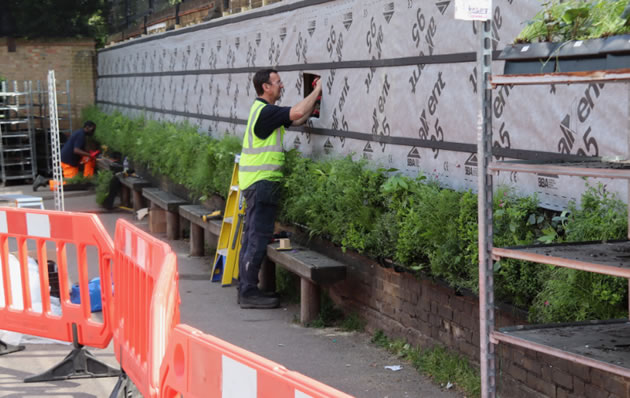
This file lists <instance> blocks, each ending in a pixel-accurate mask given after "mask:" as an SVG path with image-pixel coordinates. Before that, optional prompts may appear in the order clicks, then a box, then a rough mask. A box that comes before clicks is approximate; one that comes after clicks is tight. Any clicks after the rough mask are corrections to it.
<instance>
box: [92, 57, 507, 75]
mask: <svg viewBox="0 0 630 398" xmlns="http://www.w3.org/2000/svg"><path fill="white" fill-rule="evenodd" d="M499 53H500V52H496V55H498V54H499ZM476 58H477V54H476V53H474V52H465V53H453V54H439V55H419V56H414V57H401V58H391V59H371V60H358V61H341V62H320V63H312V64H294V65H277V66H248V67H242V68H221V69H199V70H183V71H167V72H145V73H118V74H111V75H100V76H98V78H99V79H112V78H130V77H164V76H195V75H220V74H229V73H253V72H256V71H258V70H260V69H263V68H273V69H276V70H277V71H279V72H286V71H301V70H332V69H360V68H385V67H397V66H410V65H430V64H455V63H463V62H474V61H475V60H476Z"/></svg>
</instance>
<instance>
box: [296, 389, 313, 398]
mask: <svg viewBox="0 0 630 398" xmlns="http://www.w3.org/2000/svg"><path fill="white" fill-rule="evenodd" d="M295 398H313V397H311V396H310V395H308V394H304V393H303V392H302V391H298V390H295Z"/></svg>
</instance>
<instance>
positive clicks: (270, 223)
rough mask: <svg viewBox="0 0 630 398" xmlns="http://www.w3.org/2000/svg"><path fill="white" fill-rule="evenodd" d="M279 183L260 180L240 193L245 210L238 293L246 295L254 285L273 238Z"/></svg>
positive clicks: (256, 285) (256, 286)
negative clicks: (245, 206) (243, 199)
mask: <svg viewBox="0 0 630 398" xmlns="http://www.w3.org/2000/svg"><path fill="white" fill-rule="evenodd" d="M279 186H280V183H278V182H273V181H267V180H262V181H258V182H255V183H254V184H252V185H251V186H250V187H248V188H247V189H245V190H244V191H243V192H242V194H243V196H244V197H245V203H246V204H247V209H246V210H245V225H244V226H243V233H242V240H241V253H240V258H239V268H238V271H239V289H240V294H241V295H248V294H249V293H251V292H252V291H255V290H256V289H257V288H258V272H259V271H260V267H261V266H262V262H263V260H264V258H265V255H266V253H267V245H268V244H269V242H270V241H271V238H272V237H273V227H274V222H275V220H276V212H277V210H278V201H279V197H278V196H279V191H278V188H279Z"/></svg>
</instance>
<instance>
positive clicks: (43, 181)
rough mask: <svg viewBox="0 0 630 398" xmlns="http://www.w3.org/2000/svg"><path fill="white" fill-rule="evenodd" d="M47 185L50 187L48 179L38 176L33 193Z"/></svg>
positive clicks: (34, 182)
mask: <svg viewBox="0 0 630 398" xmlns="http://www.w3.org/2000/svg"><path fill="white" fill-rule="evenodd" d="M46 185H48V178H45V177H42V176H40V175H38V176H37V178H35V181H33V192H37V188H39V187H45V186H46Z"/></svg>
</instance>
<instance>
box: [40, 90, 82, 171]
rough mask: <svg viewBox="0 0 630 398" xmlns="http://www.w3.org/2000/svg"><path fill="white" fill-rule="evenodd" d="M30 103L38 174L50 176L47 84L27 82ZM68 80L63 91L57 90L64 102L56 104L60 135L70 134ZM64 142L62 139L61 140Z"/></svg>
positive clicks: (70, 118)
mask: <svg viewBox="0 0 630 398" xmlns="http://www.w3.org/2000/svg"><path fill="white" fill-rule="evenodd" d="M29 87H30V93H31V103H32V104H33V118H34V120H35V123H34V126H35V127H34V130H35V133H34V134H35V142H36V143H37V148H38V151H37V169H38V170H39V173H40V174H44V175H47V176H52V174H53V168H52V148H51V142H50V110H49V105H48V102H49V101H48V90H47V86H44V85H42V83H41V81H39V80H37V81H36V82H35V87H33V83H32V82H29ZM70 94H71V93H70V80H66V84H65V91H59V90H57V98H64V99H65V101H66V102H65V103H61V104H58V107H57V109H58V111H59V112H60V116H59V121H60V122H61V123H62V125H63V127H65V128H61V129H60V130H59V133H60V134H61V135H62V138H63V137H64V135H67V136H69V135H70V134H72V131H73V130H72V102H71V95H70ZM62 142H64V140H62Z"/></svg>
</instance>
